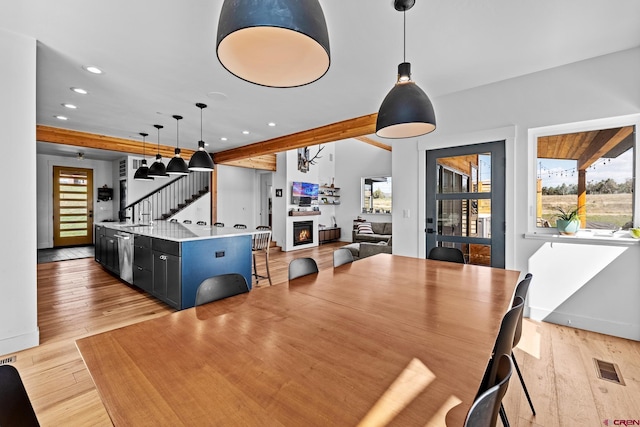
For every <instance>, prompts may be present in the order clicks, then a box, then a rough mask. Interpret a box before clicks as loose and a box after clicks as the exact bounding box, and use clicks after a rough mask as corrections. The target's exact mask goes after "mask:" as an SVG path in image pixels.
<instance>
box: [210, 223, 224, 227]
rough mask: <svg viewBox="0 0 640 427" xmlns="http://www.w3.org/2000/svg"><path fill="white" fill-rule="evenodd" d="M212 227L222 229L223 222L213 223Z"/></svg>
mask: <svg viewBox="0 0 640 427" xmlns="http://www.w3.org/2000/svg"><path fill="white" fill-rule="evenodd" d="M213 226H214V227H224V222H214V223H213Z"/></svg>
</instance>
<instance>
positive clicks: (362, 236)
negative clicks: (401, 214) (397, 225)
mask: <svg viewBox="0 0 640 427" xmlns="http://www.w3.org/2000/svg"><path fill="white" fill-rule="evenodd" d="M367 224H369V225H371V230H372V231H373V233H361V232H360V231H364V229H365V228H366V225H367ZM389 239H391V223H390V222H361V223H360V224H358V229H357V230H356V229H354V230H353V235H352V239H351V241H352V242H353V243H361V242H369V243H378V242H387V241H389Z"/></svg>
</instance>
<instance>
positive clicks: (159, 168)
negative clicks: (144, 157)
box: [149, 125, 169, 178]
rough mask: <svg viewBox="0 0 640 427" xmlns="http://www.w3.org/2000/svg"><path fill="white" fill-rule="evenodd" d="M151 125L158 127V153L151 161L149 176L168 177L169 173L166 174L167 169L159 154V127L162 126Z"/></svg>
mask: <svg viewBox="0 0 640 427" xmlns="http://www.w3.org/2000/svg"><path fill="white" fill-rule="evenodd" d="M153 127H154V128H156V129H158V154H156V161H155V162H153V164H152V165H151V167H150V168H149V176H151V177H154V178H169V175H167V169H166V167H165V166H164V163H162V156H161V155H160V129H162V128H163V127H164V126H162V125H153Z"/></svg>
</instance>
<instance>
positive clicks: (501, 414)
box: [500, 403, 509, 427]
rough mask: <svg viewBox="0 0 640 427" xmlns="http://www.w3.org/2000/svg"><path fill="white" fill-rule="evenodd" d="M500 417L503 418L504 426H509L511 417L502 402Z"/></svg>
mask: <svg viewBox="0 0 640 427" xmlns="http://www.w3.org/2000/svg"><path fill="white" fill-rule="evenodd" d="M500 419H501V420H502V425H503V426H504V427H509V419H508V418H507V413H506V412H505V410H504V405H503V404H502V403H500Z"/></svg>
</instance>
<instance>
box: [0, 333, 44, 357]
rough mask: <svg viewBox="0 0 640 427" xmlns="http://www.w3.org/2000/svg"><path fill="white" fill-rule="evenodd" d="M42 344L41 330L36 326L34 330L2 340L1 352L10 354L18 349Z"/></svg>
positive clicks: (0, 344)
mask: <svg viewBox="0 0 640 427" xmlns="http://www.w3.org/2000/svg"><path fill="white" fill-rule="evenodd" d="M39 344H40V330H39V329H38V328H36V329H35V330H34V331H31V332H28V333H26V334H22V335H17V336H14V337H10V338H5V339H2V340H0V354H7V355H8V354H9V353H13V352H16V351H21V350H25V349H27V348H31V347H37V346H38V345H39Z"/></svg>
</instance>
